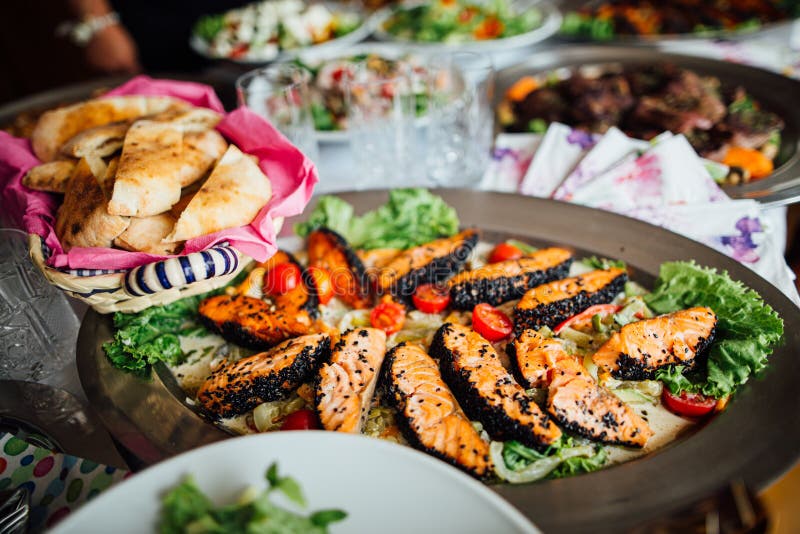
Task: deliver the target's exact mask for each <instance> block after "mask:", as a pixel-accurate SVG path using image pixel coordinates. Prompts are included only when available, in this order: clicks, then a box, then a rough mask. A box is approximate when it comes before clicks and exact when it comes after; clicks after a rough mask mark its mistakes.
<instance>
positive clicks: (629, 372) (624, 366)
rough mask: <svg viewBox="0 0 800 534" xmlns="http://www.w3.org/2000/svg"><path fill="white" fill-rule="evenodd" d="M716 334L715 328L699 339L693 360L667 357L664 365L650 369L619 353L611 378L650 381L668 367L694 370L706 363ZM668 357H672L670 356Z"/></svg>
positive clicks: (638, 361) (643, 363)
mask: <svg viewBox="0 0 800 534" xmlns="http://www.w3.org/2000/svg"><path fill="white" fill-rule="evenodd" d="M716 332H717V328H716V326H715V327H714V328H712V329H711V332H709V334H708V337H704V338H700V340H699V341H698V343H697V347H696V348H695V351H694V357H693V358H690V359H685V360H680V359H677V358H675V359H670V358H669V357H668V358H667V361H666V362H665V363H664V364H662V365H659V366H657V367H651V366H650V365H648V363H647V361H645V360H641V359H637V358H631V357H630V356H629V355H628V354H624V353H621V354H620V355H619V356H618V357H617V361H616V363H617V368H616V369H613V370H612V371H611V376H613V377H614V378H618V379H620V380H652V379H654V378H655V375H656V371H657V370H658V369H661V368H664V367H667V366H670V365H683V366H685V367H686V370H687V371H690V370H692V369H695V368H696V367H697V366H698V365H699V364H700V363H702V362H704V361H706V357H707V356H708V349H709V347H711V343H713V341H714V336H715V335H716ZM670 356H673V355H672V354H670Z"/></svg>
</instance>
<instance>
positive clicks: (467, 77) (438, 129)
mask: <svg viewBox="0 0 800 534" xmlns="http://www.w3.org/2000/svg"><path fill="white" fill-rule="evenodd" d="M427 71H428V135H427V142H426V167H427V174H428V178H429V179H430V180H431V181H432V182H433V183H434V184H435V185H437V186H443V187H463V186H469V185H474V184H475V183H477V182H478V181H479V180H480V179H481V177H482V176H483V173H484V171H485V170H486V167H487V165H488V164H489V158H490V154H491V148H492V142H493V139H494V113H493V112H492V98H493V92H494V67H493V65H492V60H491V58H490V57H489V56H488V55H486V54H480V53H476V52H454V53H442V54H437V55H434V56H431V57H430V58H429V60H428V63H427Z"/></svg>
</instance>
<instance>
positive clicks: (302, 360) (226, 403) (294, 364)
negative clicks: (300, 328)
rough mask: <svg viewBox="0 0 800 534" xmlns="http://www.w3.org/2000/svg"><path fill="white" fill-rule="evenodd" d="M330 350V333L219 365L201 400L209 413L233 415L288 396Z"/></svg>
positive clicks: (203, 390)
mask: <svg viewBox="0 0 800 534" xmlns="http://www.w3.org/2000/svg"><path fill="white" fill-rule="evenodd" d="M330 352H331V339H330V337H329V336H328V335H327V334H310V335H307V336H301V337H298V338H295V339H290V340H288V341H284V342H283V343H281V344H280V345H278V346H276V347H273V348H272V349H270V350H268V351H267V352H262V353H259V354H254V355H253V356H249V357H247V358H242V359H241V360H238V361H235V362H230V363H227V364H225V365H223V366H221V367H219V368H218V369H217V370H215V371H214V372H213V373H211V376H209V377H208V378H207V379H206V381H205V382H204V383H203V385H202V386H200V389H199V390H198V392H197V401H198V402H199V403H200V406H201V407H202V408H203V410H204V411H205V412H207V413H208V414H209V415H212V416H218V417H231V416H234V415H240V414H243V413H245V412H247V411H248V410H252V409H253V408H255V407H256V406H258V405H259V404H261V403H263V402H270V401H276V400H281V399H285V398H286V397H288V396H289V394H290V393H291V392H292V391H294V390H296V389H297V388H298V387H299V386H300V384H302V383H303V382H306V381H307V380H309V379H310V378H311V377H312V376H313V374H314V372H315V371H316V370H317V368H318V367H319V365H320V363H321V362H323V361H326V360H327V359H328V358H329V357H330Z"/></svg>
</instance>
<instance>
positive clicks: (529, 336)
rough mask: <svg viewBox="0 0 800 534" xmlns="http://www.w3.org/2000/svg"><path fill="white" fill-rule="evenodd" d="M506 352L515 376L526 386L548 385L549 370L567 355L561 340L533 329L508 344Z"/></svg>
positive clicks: (524, 331) (523, 332)
mask: <svg viewBox="0 0 800 534" xmlns="http://www.w3.org/2000/svg"><path fill="white" fill-rule="evenodd" d="M506 353H507V354H508V357H509V358H510V359H511V363H512V368H511V370H512V372H513V373H514V377H515V378H516V379H517V382H519V383H520V384H522V386H523V387H525V388H541V387H545V386H547V382H548V376H549V375H548V373H549V371H550V370H551V369H554V368H555V366H556V363H557V362H558V361H559V360H561V359H563V358H564V357H565V356H567V354H566V353H565V352H564V347H563V345H561V342H560V341H557V340H555V339H552V338H546V337H544V336H542V335H541V334H539V333H538V332H537V331H536V330H533V329H526V330H523V331H522V333H521V334H520V335H518V336H517V337H516V339H514V341H513V342H511V343H509V344H508V345H506Z"/></svg>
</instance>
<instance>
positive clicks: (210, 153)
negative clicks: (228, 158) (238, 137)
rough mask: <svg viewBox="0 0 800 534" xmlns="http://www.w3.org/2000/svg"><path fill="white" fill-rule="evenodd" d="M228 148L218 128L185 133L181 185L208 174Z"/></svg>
mask: <svg viewBox="0 0 800 534" xmlns="http://www.w3.org/2000/svg"><path fill="white" fill-rule="evenodd" d="M227 148H228V143H227V141H225V138H224V137H222V136H221V135H220V134H219V132H217V131H216V130H205V131H203V132H189V133H185V134H184V136H183V152H182V153H181V161H182V162H183V167H182V169H181V187H186V186H187V185H190V184H193V183H194V182H196V181H197V180H199V179H200V178H203V177H204V176H207V175H208V171H209V170H211V167H213V166H214V164H215V163H216V162H217V160H219V158H221V157H222V155H223V154H224V153H225V150H226V149H227Z"/></svg>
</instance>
